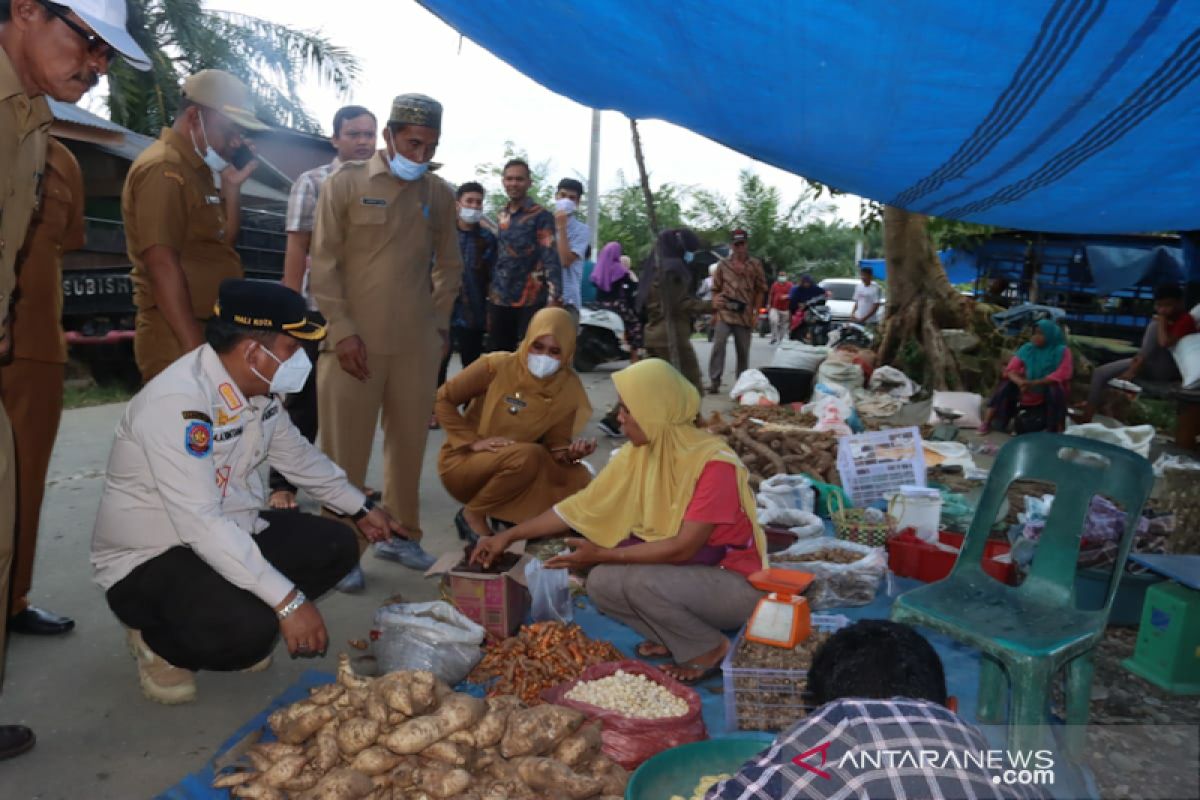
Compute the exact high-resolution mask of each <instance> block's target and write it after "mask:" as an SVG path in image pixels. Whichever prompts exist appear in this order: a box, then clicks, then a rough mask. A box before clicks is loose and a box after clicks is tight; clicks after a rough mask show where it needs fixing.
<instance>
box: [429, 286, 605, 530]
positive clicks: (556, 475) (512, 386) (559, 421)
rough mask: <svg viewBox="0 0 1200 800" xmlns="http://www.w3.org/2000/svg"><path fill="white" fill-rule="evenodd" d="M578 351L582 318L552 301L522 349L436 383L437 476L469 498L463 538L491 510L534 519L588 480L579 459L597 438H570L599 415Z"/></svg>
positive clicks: (484, 523) (481, 526) (482, 526)
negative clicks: (577, 362) (575, 361)
mask: <svg viewBox="0 0 1200 800" xmlns="http://www.w3.org/2000/svg"><path fill="white" fill-rule="evenodd" d="M574 356H575V321H574V320H573V319H572V318H571V315H570V314H568V313H567V312H566V311H564V310H563V309H561V308H545V309H542V310H541V311H539V312H538V313H537V314H536V315H534V317H533V319H532V320H531V321H530V323H529V330H528V332H527V333H526V334H525V339H524V341H522V342H521V346H520V347H519V348H518V349H517V352H515V353H489V354H488V355H485V356H483V357H482V358H480V359H478V360H477V361H475V362H474V363H472V364H471V365H470V366H469V367H467V368H466V369H464V370H463V371H462V372H460V373H458V375H456V376H454V377H453V378H451V379H450V380H449V381H447V382H446V383H445V384H443V385H442V388H441V389H439V390H438V394H437V403H436V405H435V406H434V413H435V414H436V415H437V420H438V423H439V424H440V425H441V426H442V429H443V430H444V431H445V432H446V443H445V444H444V445H442V451H441V454H440V455H439V456H438V475H439V476H440V477H441V479H442V484H443V485H444V486H445V487H446V491H447V492H449V493H450V495H451V496H453V497H454V499H456V500H458V501H459V502H460V503H463V504H464V505H463V508H462V510H461V511H459V512H458V516H457V517H455V520H454V522H455V526H456V527H457V528H458V533H459V536H460V537H462V538H464V539H468V540H474V539H475V538H476V537H478V536H488V535H490V534H491V533H492V530H491V528H490V527H489V526H488V517H491V518H493V519H496V520H503V521H504V522H508V523H519V522H524V521H525V520H528V519H532V518H533V517H536V516H537V515H538V514H540V513H542V512H543V511H545V510H546V508H547V507H548V506H552V505H554V504H555V503H557V502H558V501H559V500H562V499H564V498H566V497H570V496H571V495H572V494H574V493H576V492H578V491H579V490H580V489H582V488H583V487H584V486H586V485H587V483H588V481H589V480H590V478H591V473H590V472H588V469H587V467H585V466H584V465H583V464H580V463H579V460H580V459H583V458H586V457H587V456H589V455H591V454H592V452H594V451H595V449H596V442H595V441H594V440H592V441H588V440H581V439H576V440H572V437H573V436H575V435H576V434H578V433H579V431H580V430H581V429H582V428H583V426H584V425H585V424H586V423H587V421H588V419H589V418H590V417H591V414H592V407H591V405H590V404H589V403H588V399H587V393H586V392H585V391H584V389H583V384H582V383H581V382H580V380H579V376H578V375H576V374H575V372H574V370H572V369H571V366H570V365H571V359H572V358H574ZM464 406H465V409H466V410H465V411H460V409H462V408H463V407H464Z"/></svg>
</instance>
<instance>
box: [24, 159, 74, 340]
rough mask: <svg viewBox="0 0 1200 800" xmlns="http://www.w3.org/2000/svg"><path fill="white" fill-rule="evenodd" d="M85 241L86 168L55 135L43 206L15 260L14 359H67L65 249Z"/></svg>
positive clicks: (43, 182)
mask: <svg viewBox="0 0 1200 800" xmlns="http://www.w3.org/2000/svg"><path fill="white" fill-rule="evenodd" d="M83 244H84V229H83V173H82V172H81V171H80V169H79V162H78V161H76V160H75V156H74V155H72V154H71V151H70V150H68V149H67V147H66V145H64V144H63V143H62V142H60V141H58V140H57V139H51V140H50V146H49V147H48V148H47V149H46V171H45V178H44V179H43V181H42V200H41V205H40V207H39V208H38V212H37V215H36V216H35V217H34V218H33V224H32V225H30V226H29V233H28V235H27V236H26V238H25V247H24V248H22V250H21V256H20V259H19V262H20V263H19V264H18V265H17V301H16V303H15V304H14V305H13V311H12V313H13V321H12V332H13V356H14V357H15V358H25V359H29V360H30V361H43V362H47V363H50V364H65V363H67V342H66V339H65V338H64V337H63V330H62V309H63V294H62V254H63V253H65V252H67V251H68V250H78V249H79V248H81V247H83Z"/></svg>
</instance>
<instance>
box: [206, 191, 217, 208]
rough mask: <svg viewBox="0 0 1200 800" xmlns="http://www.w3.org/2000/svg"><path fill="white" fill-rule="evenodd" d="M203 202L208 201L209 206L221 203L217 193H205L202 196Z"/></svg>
mask: <svg viewBox="0 0 1200 800" xmlns="http://www.w3.org/2000/svg"><path fill="white" fill-rule="evenodd" d="M204 202H206V203H208V204H209V205H210V206H219V205H221V195H219V194H210V195H207V196H206V197H205V198H204Z"/></svg>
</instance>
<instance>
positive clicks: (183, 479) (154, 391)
mask: <svg viewBox="0 0 1200 800" xmlns="http://www.w3.org/2000/svg"><path fill="white" fill-rule="evenodd" d="M264 461H265V462H268V463H269V464H270V465H271V466H272V467H274V468H275V469H276V470H278V471H279V472H280V473H282V474H283V476H284V477H285V478H287V479H288V480H289V481H290V482H291V483H293V484H294V485H296V486H299V487H302V488H304V489H306V490H308V491H309V492H310V493H311V494H312V495H313V496H314V497H316V498H317V499H318V500H320V501H321V502H322V503H323V504H325V505H326V506H328V507H330V508H332V509H333V510H334V511H337V512H338V513H341V514H352V513H354V512H356V511H358V510H359V509H361V508H362V506H363V502H364V501H365V499H366V498H365V496H364V495H363V493H362V492H361V491H359V490H358V489H356V488H355V487H354V486H352V485H351V484H350V483H349V481H347V480H346V473H345V472H343V471H342V470H341V469H340V468H339V467H338V466H337V465H336V464H334V463H333V462H332V461H330V460H329V459H328V458H326V457H325V455H324V454H323V453H321V451H320V450H318V449H317V448H316V447H314V446H313V445H312V444H311V443H309V441H308V440H307V439H305V438H304V437H303V436H301V435H300V432H299V431H298V430H296V426H295V425H293V424H292V421H291V418H290V417H288V414H287V412H286V411H284V410H283V404H282V401H281V400H280V399H279V398H278V397H275V396H265V397H254V398H246V397H245V396H244V395H242V393H241V392H240V391H239V390H238V388H237V386H236V385H235V384H234V382H233V379H232V378H230V377H229V373H228V372H226V371H225V367H224V365H223V364H222V363H221V359H220V358H219V357H218V356H217V354H216V351H214V350H213V349H212V348H211V347H210V346H208V345H203V346H201V347H199V348H197V349H195V350H193V351H192V352H190V353H188V354H187V355H185V356H184V357H183V358H181V359H179V360H178V361H176V362H175V363H174V364H172V365H171V366H170V367H168V368H167V369H166V370H164V371H163V372H162V373H161V374H159V375H158V377H156V378H154V380H152V381H150V383H148V384H146V386H145V387H144V388H143V389H142V390H141V391H140V392H138V393H137V395H136V396H135V397H134V398H133V400H131V401H129V405H128V406H127V407H126V408H125V414H124V416H122V418H121V421H120V423H119V424H118V425H117V432H116V439H115V441H114V442H113V447H112V452H111V453H110V455H109V458H108V475H107V477H106V480H105V485H104V495H103V497H102V498H101V500H100V511H99V512H98V514H97V516H96V527H95V530H94V531H93V534H92V567H93V568H94V569H95V575H96V582H97V583H99V584H100V586H102V587H103V588H104V589H105V590H108V589H109V588H111V587H112V586H113V585H114V584H116V583H117V582H118V581H120V580H121V579H122V578H124V577H125V576H126V575H128V574H129V573H130V572H131V571H132V570H133V569H134V568H135V567H137V566H138V565H139V564H142V563H144V562H146V561H149V560H150V559H152V558H154V557H156V556H159V555H162V554H163V553H165V552H166V551H167V550H169V549H171V548H172V547H178V546H180V545H183V546H185V547H190V548H192V549H193V550H195V551H196V554H197V555H199V556H200V557H201V558H202V559H204V561H205V562H207V563H208V564H209V566H211V567H212V568H213V569H215V570H216V571H217V572H219V573H220V574H221V576H222V577H224V578H225V579H226V580H228V581H229V582H230V583H232V584H233V585H234V586H237V587H238V588H240V589H245V590H246V591H248V592H253V593H254V594H255V595H256V596H257V597H258V598H259V599H261V600H262V601H263V602H264V603H266V604H268V605H270V606H275V605H278V604H279V602H280V601H282V600H283V598H284V597H286V596H287V594H288V593H289V592H290V591H291V590H292V586H293V584H292V582H291V581H290V580H288V579H287V578H286V577H284V576H283V575H282V574H281V573H280V572H279V571H278V570H277V569H275V567H274V566H272V565H271V564H270V562H268V561H267V560H266V559H265V558H264V557H263V555H262V553H261V552H260V551H259V549H258V545H257V544H256V543H255V541H254V538H253V537H252V534H254V533H257V532H259V531H261V530H263V529H265V528H266V527H267V525H266V523H265V522H264V521H263V520H262V519H261V518H260V517H259V510H260V509H262V508H264V507H265V504H266V500H267V496H266V492H265V490H264V488H263V482H262V479H261V478H260V477H259V468H260V467H261V466H262V464H263V462H264Z"/></svg>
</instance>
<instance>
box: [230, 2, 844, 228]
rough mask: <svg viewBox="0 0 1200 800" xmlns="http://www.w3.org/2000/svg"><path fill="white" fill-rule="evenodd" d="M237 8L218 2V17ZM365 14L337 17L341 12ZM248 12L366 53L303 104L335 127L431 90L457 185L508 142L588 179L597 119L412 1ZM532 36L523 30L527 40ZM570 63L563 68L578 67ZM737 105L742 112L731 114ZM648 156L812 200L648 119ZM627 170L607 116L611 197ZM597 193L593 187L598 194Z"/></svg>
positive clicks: (682, 171)
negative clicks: (348, 75) (340, 80)
mask: <svg viewBox="0 0 1200 800" xmlns="http://www.w3.org/2000/svg"><path fill="white" fill-rule="evenodd" d="M228 1H229V0H218V2H209V3H207V6H208V7H209V8H212V9H214V10H224V9H227V8H232V7H231V6H227V5H224V3H227V2H228ZM339 7H341V8H347V9H352V10H353V11H354V12H356V13H354V14H347V15H345V16H337V15H336V14H335V13H334V11H335V9H337V8H339ZM236 10H237V11H238V12H240V13H244V14H249V15H252V16H257V17H261V18H263V19H269V20H271V21H274V22H281V23H285V24H287V25H291V26H294V27H298V28H303V29H306V30H316V31H319V32H320V33H322V34H323V35H325V36H326V37H328V38H329V39H330V40H331V41H333V42H334V43H335V44H338V45H340V46H342V47H345V48H347V49H349V50H350V51H351V52H353V53H354V54H355V55H356V56H358V58H359V61H360V64H361V74H360V78H359V81H358V85H357V87H356V89H355V91H354V93H353V95H351V96H350V97H345V98H343V97H338V96H337V93H336V92H335V91H334V90H333V89H332V87H329V86H325V85H322V84H320V83H319V82H317V81H316V80H312V81H310V82H309V83H308V84H307V85H306V86H305V87H304V88H303V90H302V91H301V93H300V95H301V98H302V99H303V100H304V102H305V104H306V105H307V106H308V107H309V108H310V109H311V110H312V111H313V112H314V113H315V115H316V116H317V118H318V119H320V120H322V122H323V124H324V125H325V126H328V125H329V124H330V122H331V121H332V119H333V114H334V112H335V111H336V110H337V109H338V107H339V106H342V105H345V104H347V103H355V104H358V105H363V106H366V107H367V108H370V109H371V110H372V111H374V112H375V113H376V114H378V115H379V116H380V117H381V119H383V118H386V116H387V112H388V109H389V108H390V105H391V99H392V97H393V96H395V95H397V94H403V93H405V92H421V93H423V94H427V95H430V96H431V97H434V98H436V99H437V100H439V101H440V102H441V103H442V105H443V106H444V108H445V111H444V115H443V118H442V140H441V145H440V146H439V148H438V152H437V156H436V160H437V161H440V162H442V163H443V164H445V167H443V169H442V171H441V173H440V174H441V175H443V176H444V177H445V178H446V179H447V180H449V181H451V182H452V183H460V182H462V181H466V180H472V179H474V178H475V177H476V176H475V167H476V165H478V164H480V163H484V162H497V161H500V160H501V159H502V157H503V155H504V143H505V141H508V140H511V141H512V142H513V143H514V144H515V145H516V146H517V147H519V148H523V149H524V150H526V151H527V152H528V154H529V157H530V160H531V161H532V162H534V163H539V162H543V161H548V162H550V167H551V168H550V175H551V179H552V180H553V181H554V182H557V181H558V179H559V178H562V177H567V176H571V177H575V176H576V175H577V174H578V175H582V176H583V177H584V178H585V180H586V177H587V174H588V160H589V153H590V147H591V123H592V112H591V110H590V109H588V108H586V107H585V106H582V105H580V104H578V103H576V102H574V101H572V100H569V99H567V98H565V97H562V96H561V95H557V94H555V93H553V92H551V91H550V90H549V89H546V88H544V87H543V86H541V85H540V84H538V83H535V82H534V81H533V80H531V79H529V78H527V77H525V76H524V75H522V74H521V73H519V72H517V71H516V70H515V69H513V68H512V67H510V66H509V65H508V64H506V63H505V62H503V61H501V60H500V59H498V58H496V57H495V56H493V55H492V54H491V53H489V52H487V51H486V50H484V49H483V48H481V47H479V46H478V45H476V44H474V43H473V42H471V41H469V40H467V39H465V38H461V37H460V36H459V35H458V33H457V32H456V31H454V30H453V29H452V28H450V27H449V26H447V25H446V24H445V23H443V22H442V21H441V20H439V19H438V18H437V17H435V16H433V15H432V14H430V13H429V12H428V11H426V10H425V9H424V8H422V7H421V6H419V5H417V4H416V3H415V2H412V0H400V1H399V2H392V3H386V4H384V3H371V4H368V3H363V2H355V0H350V2H348V3H345V4H344V5H342V4H337V3H329V2H328V0H238V2H237V5H236ZM531 30H532V29H531V28H528V27H523V26H517V27H516V28H515V29H514V31H516V32H517V33H516V35H529V33H530V31H531ZM570 68H571V65H570V64H564V65H563V69H570ZM733 112H734V109H732V108H731V113H733ZM639 128H640V131H641V135H642V148H643V151H644V153H645V158H646V163H647V168H648V169H649V171H650V173H651V180H652V182H653V183H654V185H656V186H657V185H658V184H659V183H662V182H671V183H675V184H679V185H683V186H696V187H703V188H707V189H709V190H715V191H717V192H720V193H721V194H723V195H724V196H725V197H727V198H732V197H733V196H734V194H735V192H736V190H737V185H738V183H737V177H738V173H739V172H740V171H741V170H742V169H747V168H749V169H752V170H754V171H755V172H757V173H758V174H759V175H760V176H761V177H762V178H763V180H764V181H766V182H767V183H768V184H769V185H773V186H776V187H778V188H779V189H780V191H781V193H782V196H783V200H784V203H785V205H786V204H790V203H791V202H792V201H794V200H795V199H796V198H797V197H799V196H800V194H801V193H802V192H803V190H804V187H805V183H804V181H803V179H802V178H800V177H798V176H796V175H793V174H791V173H789V172H784V171H782V170H779V169H776V168H775V167H771V166H769V165H766V164H762V163H760V162H757V161H754V160H753V159H751V158H748V157H747V156H744V155H741V154H740V153H736V152H734V151H733V150H730V149H728V148H726V147H724V146H722V145H719V144H716V143H715V142H712V141H709V140H708V139H705V138H703V137H701V136H698V135H696V134H694V133H691V132H690V131H687V130H685V129H683V128H680V127H677V126H675V125H671V124H669V123H665V122H660V121H655V120H648V121H644V122H640V123H639ZM618 171H622V172H623V173H624V175H625V179H626V181H628V182H631V183H632V182H636V181H637V164H636V162H635V161H634V156H633V144H632V141H631V137H630V132H629V123H628V121H627V120H626V118H625V117H624V116H623V115H621V114H619V113H617V112H612V111H606V112H604V113H603V114H602V122H601V150H600V192H601V193H603V192H605V191H607V190H609V189H612V188H613V187H614V186H615V185H616V184H617V175H618ZM591 188H592V187H589V191H590V190H591ZM826 216H829V217H834V216H836V217H838V218H841V219H843V220H845V221H846V222H848V223H850V224H857V222H858V199H857V198H852V197H844V198H838V199H837V200H836V201H834V203H833V204H832V205H831V208H830V212H829V214H828V215H826Z"/></svg>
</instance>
